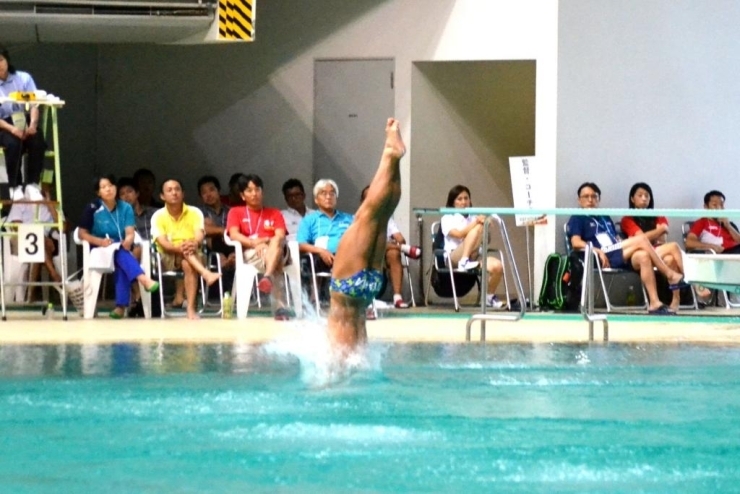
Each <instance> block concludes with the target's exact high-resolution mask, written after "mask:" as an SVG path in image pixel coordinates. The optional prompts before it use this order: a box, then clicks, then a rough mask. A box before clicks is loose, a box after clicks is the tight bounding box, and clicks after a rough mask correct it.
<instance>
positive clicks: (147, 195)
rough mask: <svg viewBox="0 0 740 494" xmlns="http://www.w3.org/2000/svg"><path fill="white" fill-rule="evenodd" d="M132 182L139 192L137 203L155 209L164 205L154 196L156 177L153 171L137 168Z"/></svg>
mask: <svg viewBox="0 0 740 494" xmlns="http://www.w3.org/2000/svg"><path fill="white" fill-rule="evenodd" d="M134 184H135V185H136V190H137V191H138V193H139V204H141V205H142V206H144V207H152V208H154V209H155V210H157V209H159V208H161V207H163V206H164V204H162V203H161V202H159V201H158V200H157V198H156V197H155V194H154V191H155V190H156V188H157V179H156V177H155V176H154V172H153V171H151V170H150V169H148V168H139V169H138V170H136V171H135V172H134Z"/></svg>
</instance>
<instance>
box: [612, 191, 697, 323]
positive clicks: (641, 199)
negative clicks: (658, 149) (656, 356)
mask: <svg viewBox="0 0 740 494" xmlns="http://www.w3.org/2000/svg"><path fill="white" fill-rule="evenodd" d="M629 208H630V209H654V208H655V200H654V198H653V189H652V188H650V186H649V185H648V184H646V183H644V182H638V183H636V184H635V185H633V186H632V188H631V189H630V194H629ZM621 227H622V232H623V233H624V234H625V235H626V236H627V237H634V236H636V235H645V236H646V237H647V238H648V240H650V243H651V244H652V245H653V247H655V252H657V253H658V256H660V258H661V259H662V260H663V262H664V263H665V264H666V265H667V266H668V267H669V268H671V269H672V270H674V271H677V272H679V273H681V274H683V257H682V254H681V247H679V245H678V244H677V243H676V242H668V241H667V237H668V219H667V218H666V217H665V216H625V217H624V218H622V223H621ZM704 290H705V289H703V290H702V294H703V291H704ZM672 293H673V296H672V298H671V304H670V305H669V310H670V311H671V312H676V311H678V306H679V305H680V303H681V291H680V290H679V289H676V290H673V291H672Z"/></svg>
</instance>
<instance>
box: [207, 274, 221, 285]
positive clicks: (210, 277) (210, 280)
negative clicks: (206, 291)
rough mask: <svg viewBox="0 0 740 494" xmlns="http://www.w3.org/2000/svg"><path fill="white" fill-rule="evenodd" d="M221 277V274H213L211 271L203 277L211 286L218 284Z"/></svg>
mask: <svg viewBox="0 0 740 494" xmlns="http://www.w3.org/2000/svg"><path fill="white" fill-rule="evenodd" d="M220 277H221V275H220V274H218V273H211V272H210V271H208V274H207V275H205V276H204V277H203V279H204V280H205V282H206V285H208V286H211V285H213V284H214V283H216V282H217V281H218V279H219V278H220Z"/></svg>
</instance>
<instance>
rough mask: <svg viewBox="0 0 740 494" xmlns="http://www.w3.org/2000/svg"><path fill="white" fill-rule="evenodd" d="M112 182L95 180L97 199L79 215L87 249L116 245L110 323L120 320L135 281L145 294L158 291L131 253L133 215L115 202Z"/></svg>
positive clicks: (127, 206) (111, 179) (126, 206)
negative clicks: (113, 305) (114, 289)
mask: <svg viewBox="0 0 740 494" xmlns="http://www.w3.org/2000/svg"><path fill="white" fill-rule="evenodd" d="M115 183H116V180H115V178H114V177H113V176H112V175H107V176H103V177H99V178H96V179H95V182H94V188H95V193H96V194H97V195H98V199H96V200H95V201H93V202H92V203H90V204H89V205H88V206H87V207H86V208H85V209H84V211H83V212H82V218H81V219H80V223H79V235H80V239H82V240H84V241H87V242H89V243H90V246H91V248H99V247H108V246H110V245H113V244H116V243H120V246H119V247H118V249H116V250H115V252H113V265H114V273H115V279H116V308H115V309H114V310H113V311H111V312H110V317H111V318H113V319H121V318H122V317H123V316H124V314H125V311H126V309H128V307H129V303H130V300H131V299H130V297H131V284H132V283H133V282H134V281H138V282H139V283H141V284H142V286H143V287H144V288H145V289H146V290H147V291H148V292H155V291H156V290H157V289H159V283H157V282H155V281H153V280H152V279H151V278H149V277H148V276H147V275H146V274H145V273H144V271H142V269H141V266H139V263H138V262H137V261H136V259H135V258H134V256H133V254H132V253H131V249H132V248H133V245H134V231H135V228H134V225H135V222H134V211H133V208H132V207H131V205H130V204H128V203H127V202H125V201H122V200H120V199H118V195H117V191H116V185H115Z"/></svg>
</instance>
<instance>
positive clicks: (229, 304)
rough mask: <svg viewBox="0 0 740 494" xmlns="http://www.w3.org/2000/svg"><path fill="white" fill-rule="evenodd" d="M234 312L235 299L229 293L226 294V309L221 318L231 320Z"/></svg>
mask: <svg viewBox="0 0 740 494" xmlns="http://www.w3.org/2000/svg"><path fill="white" fill-rule="evenodd" d="M233 310H234V299H233V298H231V294H230V293H229V292H225V293H224V308H223V312H222V314H221V317H223V318H224V319H231V317H232V313H233Z"/></svg>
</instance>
